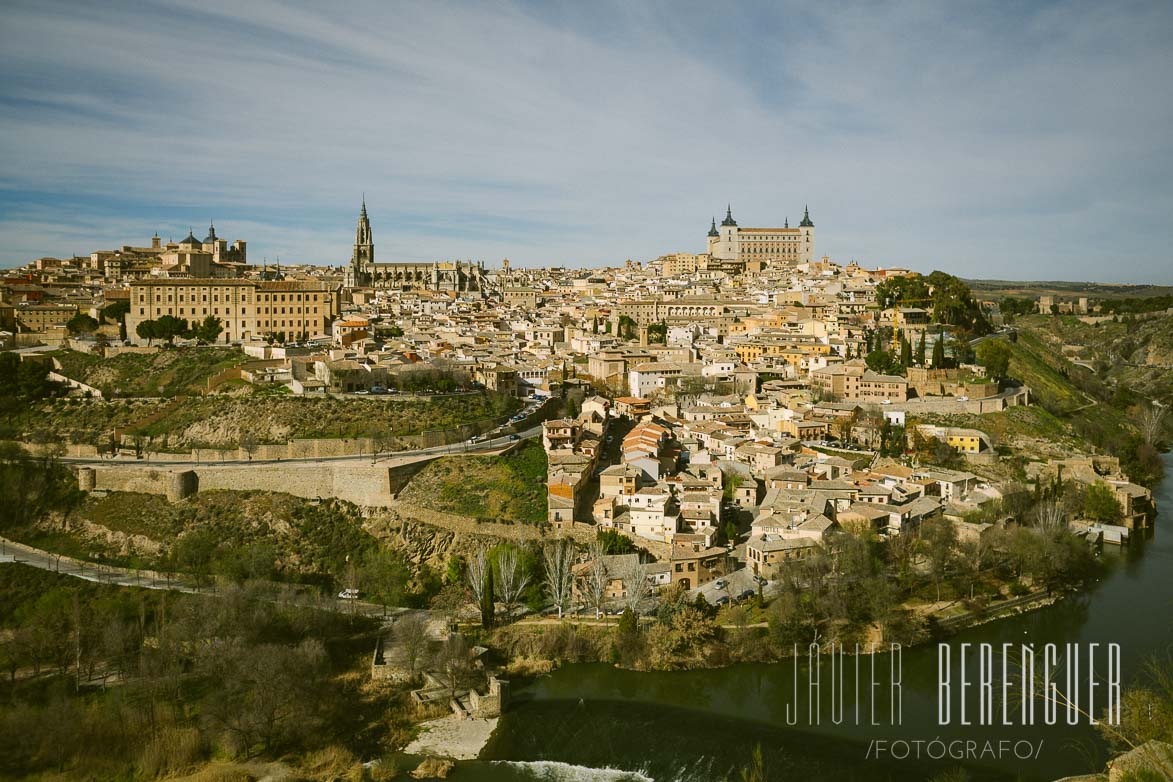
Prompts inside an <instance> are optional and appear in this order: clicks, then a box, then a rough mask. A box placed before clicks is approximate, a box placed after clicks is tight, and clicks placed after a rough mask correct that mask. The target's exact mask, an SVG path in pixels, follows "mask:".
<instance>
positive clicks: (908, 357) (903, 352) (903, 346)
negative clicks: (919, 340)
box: [900, 332, 912, 367]
mask: <svg viewBox="0 0 1173 782" xmlns="http://www.w3.org/2000/svg"><path fill="white" fill-rule="evenodd" d="M900 363H901V364H903V365H904V366H906V367H910V366H912V343H911V342H909V341H908V339H907V338H906V337H905V336H904V333H903V332H901V334H900Z"/></svg>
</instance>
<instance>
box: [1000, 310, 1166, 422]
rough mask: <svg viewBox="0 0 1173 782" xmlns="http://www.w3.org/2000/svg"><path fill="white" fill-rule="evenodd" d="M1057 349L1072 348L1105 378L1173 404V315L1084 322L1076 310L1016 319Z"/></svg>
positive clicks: (1070, 350) (1074, 354)
mask: <svg viewBox="0 0 1173 782" xmlns="http://www.w3.org/2000/svg"><path fill="white" fill-rule="evenodd" d="M1015 327H1016V328H1018V329H1019V330H1020V333H1024V332H1025V333H1028V334H1031V335H1033V336H1034V337H1035V339H1037V340H1038V341H1039V344H1042V345H1045V347H1046V349H1047V350H1048V351H1050V352H1052V353H1067V354H1068V355H1070V356H1071V357H1072V358H1073V359H1075V360H1078V361H1081V362H1083V363H1086V364H1088V365H1090V366H1092V367H1094V368H1095V374H1096V375H1097V376H1098V377H1099V378H1100V379H1101V380H1102V381H1103V382H1106V383H1114V382H1120V383H1124V384H1126V385H1127V386H1129V387H1131V388H1132V389H1134V390H1135V391H1136V392H1137V393H1139V394H1141V395H1143V396H1147V397H1149V398H1152V399H1158V400H1162V401H1163V402H1164V403H1165V404H1173V315H1158V316H1154V317H1136V318H1129V317H1125V318H1123V319H1120V320H1116V321H1105V322H1103V323H1096V324H1090V323H1084V322H1083V321H1081V320H1079V318H1076V317H1072V316H1059V317H1045V316H1041V315H1032V316H1030V317H1026V318H1020V319H1019V320H1018V321H1016V322H1015Z"/></svg>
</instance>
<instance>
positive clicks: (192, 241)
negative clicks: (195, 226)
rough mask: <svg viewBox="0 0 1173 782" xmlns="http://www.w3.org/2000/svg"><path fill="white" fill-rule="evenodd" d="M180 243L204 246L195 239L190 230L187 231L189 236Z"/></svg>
mask: <svg viewBox="0 0 1173 782" xmlns="http://www.w3.org/2000/svg"><path fill="white" fill-rule="evenodd" d="M179 243H180V244H194V245H195V246H196V247H200V246H202V245H203V242H201V241H200V240H199V239H197V238H195V234H194V233H192V232H191V229H190V228H189V229H188V231H187V236H186V237H185V238H183V239H180V240H179Z"/></svg>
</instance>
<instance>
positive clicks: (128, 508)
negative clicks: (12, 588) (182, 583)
mask: <svg viewBox="0 0 1173 782" xmlns="http://www.w3.org/2000/svg"><path fill="white" fill-rule="evenodd" d="M77 514H78V515H79V516H81V517H82V518H85V519H88V520H90V521H92V522H94V523H96V524H99V525H101V526H103V527H106V528H107V529H111V530H114V531H117V532H123V533H126V534H130V535H142V536H144V537H146V538H150V539H151V540H154V541H156V542H158V543H161V544H162V545H163V546H164V551H166V549H167V547H169V546H170V545H171V544H172V543H173V542H174V541H175V540H176V539H177V538H178V537H180V536H181V535H183V534H184V533H186V532H189V531H191V530H195V529H207V530H210V531H211V532H212V534H213V536H214V537H215V539H216V540H218V541H221V542H222V543H223V544H224V545H226V546H228V547H230V548H240V547H243V546H247V545H249V544H254V543H266V544H269V545H271V546H272V547H273V549H274V553H275V555H276V558H277V562H278V565H279V567H281V568H282V569H284V570H285V571H287V572H288V573H290V574H328V573H331V572H333V571H334V570H336V569H337V568H338V563H339V562H341V561H342V560H344V558H345V556H346V555H347V554H357V553H358V552H360V551H361V550H362V549H364V548H366V547H368V546H371V545H374V542H375V541H374V538H373V537H371V536H370V535H369V534H368V533H367V532H365V531H364V530H363V528H362V514H361V513H360V512H359V510H358V508H357V507H356V506H354V505H351V504H350V503H347V502H342V501H328V502H323V503H320V504H317V503H314V502H312V501H310V500H306V499H302V498H300V497H294V496H292V495H290V494H279V493H275V492H262V491H244V492H237V491H204V492H200V493H198V494H196V495H193V496H192V497H189V498H187V499H186V500H183V501H182V502H177V503H170V502H168V501H167V500H166V499H165V498H163V497H159V496H156V495H151V494H138V493H134V492H111V493H109V494H108V495H106V496H105V497H94V496H90V497H87V498H86V501H85V503H84V504H83V505H82V507H81V508H80V509H79V510H78V512H77ZM21 539H22V540H26V541H28V542H29V543H33V542H35V541H36V542H39V543H40V544H42V545H44V546H45V547H46V548H50V549H52V550H54V551H60V552H62V553H70V554H77V555H83V556H84V555H88V554H90V553H94V552H97V553H101V554H104V555H105V556H104V558H106V559H109V560H111V561H131V560H133V559H134V557H128V556H126V555H125V554H124V555H122V556H117V555H116V554H114V553H113V552H112V551H109V550H105V549H109V547H108V546H107V547H103V546H101V545H100V544H96V543H95V542H93V541H90V540H84V539H82V538H81V537H80V535H79V534H77V533H69V534H64V535H63V534H62V533H54V534H48V535H47V534H46V533H45V532H42V531H38V532H36V533H33V534H30V535H24V536H22V537H21Z"/></svg>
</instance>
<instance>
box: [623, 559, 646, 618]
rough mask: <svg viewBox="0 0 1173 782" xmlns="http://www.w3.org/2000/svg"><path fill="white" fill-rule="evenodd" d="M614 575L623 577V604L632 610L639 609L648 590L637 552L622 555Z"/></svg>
mask: <svg viewBox="0 0 1173 782" xmlns="http://www.w3.org/2000/svg"><path fill="white" fill-rule="evenodd" d="M616 575H618V576H619V577H620V578H621V579H623V589H624V592H625V594H626V597H625V598H624V599H623V603H624V606H626V607H627V608H630V609H631V610H632V612H637V611H639V607H640V605H641V604H642V603H643V602H644V601H645V600H646V599H647V597H648V593H649V591H650V590H649V588H648V575H647V573H646V572H645V571H644V566H643V563H642V562H640V561H639V554H633V555H631V556H629V557H624V559H623V564H622V565H621V566H620V568H619V572H618V573H617V574H616Z"/></svg>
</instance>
